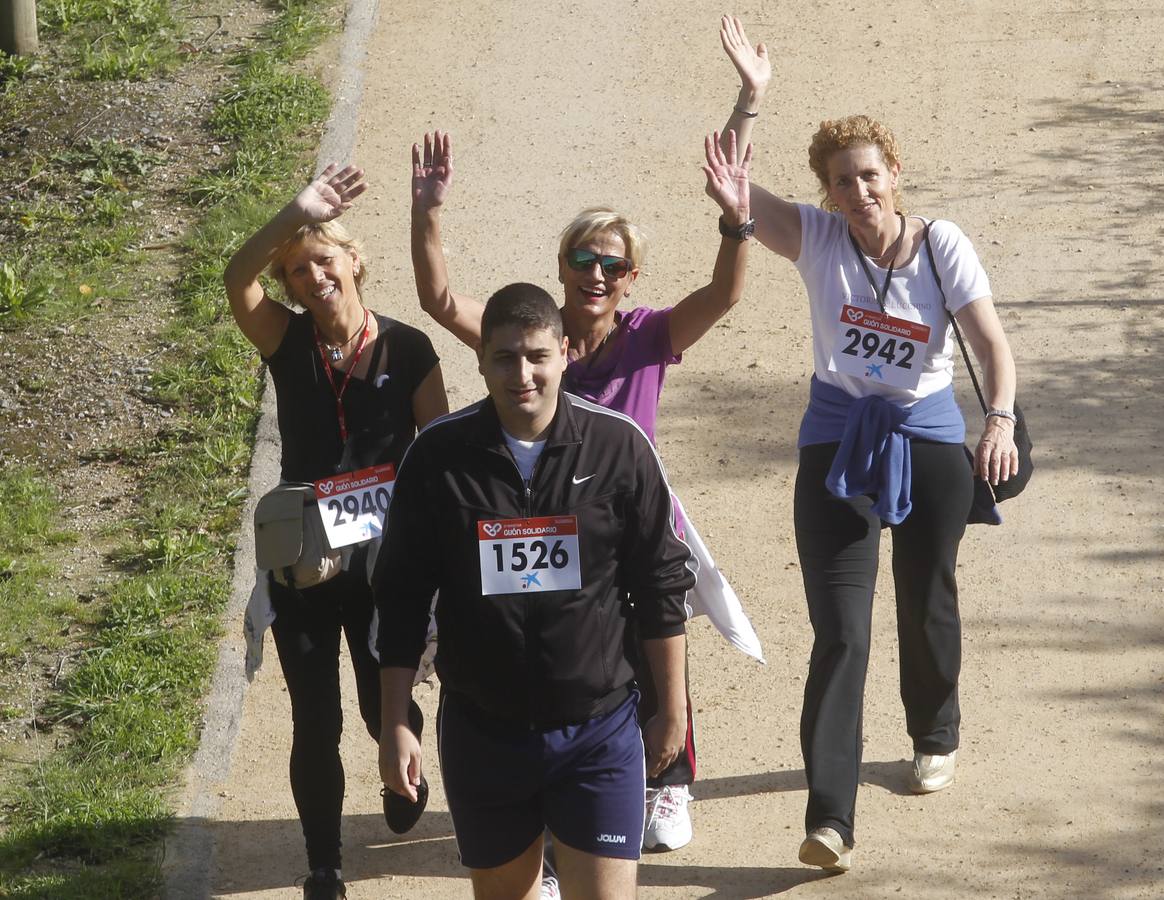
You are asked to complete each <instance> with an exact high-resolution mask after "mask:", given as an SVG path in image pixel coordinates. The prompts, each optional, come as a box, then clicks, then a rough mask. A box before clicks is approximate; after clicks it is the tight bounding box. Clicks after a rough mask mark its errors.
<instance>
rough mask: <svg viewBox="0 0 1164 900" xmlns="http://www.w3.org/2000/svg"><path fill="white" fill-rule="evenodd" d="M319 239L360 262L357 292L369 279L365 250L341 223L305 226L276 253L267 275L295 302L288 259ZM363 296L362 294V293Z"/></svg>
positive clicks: (357, 274)
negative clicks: (290, 290) (353, 256)
mask: <svg viewBox="0 0 1164 900" xmlns="http://www.w3.org/2000/svg"><path fill="white" fill-rule="evenodd" d="M313 237H314V238H318V239H319V240H321V241H323V242H324V243H325V244H331V245H332V246H334V247H339V248H341V249H343V250H346V251H347V252H348V253H351V254H354V255H355V256H356V257H358V258H359V260H360V267H359V269H358V270H356V272H355V273H354V275H353V276H352V277H353V279H354V280H355V282H356V290H357V291H360V289H361V287H362V286H363V284H364V281H365V280H366V279H367V277H368V265H367V263H366V262H364V248H363V246H362V245H361V244H360V242H359V241H358V240H356V239H355V238H354V237H352V236H351V234H349V233H348V230H347V229H346V228H344V226H343V225H341V224H340V223H339V222H337V221H335V220H334V219H333V220H332V221H330V222H315V223H312V224H310V225H303V226H301V227H300V228H299V230H298V231H296V232H295V234H293V235H292V236H291V237H290V238H288V239H287V240H286V241H285V242H284V243H283V246H281V247H280V248H279V249H278V250H277V251H276V252H275V255H274V257H273V258H272V259H271V264H270V265H269V266H268V267H267V274H269V275H270V276H271V277H272V278H274V279H275V281H277V282H279V286H280V287H281V288H282V289H283V295H284V296H285V297H286V298H287V299H288V300H292V302H294V300H293V298H292V297H291V294H290V293H289V292H288V290H287V257H288V256H290V255H291V251H292V250H294V249H295V248H296V247H298V246H299V245H300V244H302V243H303V242H304V241H305V240H307V239H308V238H313ZM361 296H363V295H362V292H361Z"/></svg>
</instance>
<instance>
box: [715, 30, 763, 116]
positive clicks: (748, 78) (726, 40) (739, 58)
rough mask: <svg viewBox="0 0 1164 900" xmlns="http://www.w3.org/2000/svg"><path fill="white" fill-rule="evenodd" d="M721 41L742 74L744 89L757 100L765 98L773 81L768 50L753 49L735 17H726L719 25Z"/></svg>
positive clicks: (757, 46)
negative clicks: (769, 84)
mask: <svg viewBox="0 0 1164 900" xmlns="http://www.w3.org/2000/svg"><path fill="white" fill-rule="evenodd" d="M719 40H720V43H721V44H723V49H724V50H725V51H726V52H727V55H728V57H729V58H730V59H731V61H732V65H734V66H735V67H736V71H737V72H739V73H740V84H741V86H742V87H743V89H744V90H745V91H747V92H749V93H750V94H752V95H753V96H754V97H755V98H756V99H759V98H760V97H762V96H763V94H764V92H765V91H766V90H767V89H768V82H769V81H771V80H772V64H771V62H769V61H768V48H767V47H765V46H764V45H763V44H757V45H756V46H755V48H754V49H753V47H752V45H751V44H750V43H748V36H747V35H746V34H745V33H744V26H743V24H742V23H741V22H740V20H739V19H737V18H736V17H735V16H724V17H723V18H722V19H721V20H720V24H719Z"/></svg>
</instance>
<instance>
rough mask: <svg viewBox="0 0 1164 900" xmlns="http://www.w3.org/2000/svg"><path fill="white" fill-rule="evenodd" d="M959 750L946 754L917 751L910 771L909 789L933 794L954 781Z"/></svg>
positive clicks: (916, 792)
mask: <svg viewBox="0 0 1164 900" xmlns="http://www.w3.org/2000/svg"><path fill="white" fill-rule="evenodd" d="M957 758H958V751H957V750H952V751H950V753H949V754H946V755H932V754H929V753H915V754H914V755H913V768H912V769H911V770H910V773H909V789H910V790H911V791H912V792H913V793H915V794H932V793H933V792H934V791H940V790H942V789H943V788H948V787H949V786H950V785H951V784H953V783H954V763H955V761H956V760H957Z"/></svg>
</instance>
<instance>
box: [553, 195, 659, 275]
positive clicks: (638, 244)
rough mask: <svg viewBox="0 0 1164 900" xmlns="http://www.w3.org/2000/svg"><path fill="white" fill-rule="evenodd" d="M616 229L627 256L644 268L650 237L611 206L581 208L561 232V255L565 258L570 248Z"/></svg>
mask: <svg viewBox="0 0 1164 900" xmlns="http://www.w3.org/2000/svg"><path fill="white" fill-rule="evenodd" d="M607 232H613V233H614V234H617V235H618V236H619V237H620V238H622V246H623V248H624V250H625V252H626V258H627V259H629V260H630V261H631V266H632V267H633V268H635V269H638V268H641V267H642V265H643V262H644V261H645V260H646V257H647V239H646V237H645V236H644V235H643V232H642V230H641V229H640V228H639V227H638V226H637V225H635V224H634V223H633V222H631V221H630V220H628V219H627V218H626V216H622V215H620V214H619V213H616V212H615V211H614V210H613V209H611V208H610V207H608V206H591V207H588V208H587V209H584V210H582V212H580V213H578V215H576V216H575V217H574V221H573V222H571V223H570V224H569V225H567V226H566V228H565V229H564V230H563V231H562V234H561V237H560V239H559V241H558V256H559V257H564V256H565V255H566V251H567V250H569V249H570V248H571V247H577V246H578V245H579V244H584V243H586V242H587V241H588V240H590V239H591V238H593V237H596V236H597V235H600V234H606V233H607Z"/></svg>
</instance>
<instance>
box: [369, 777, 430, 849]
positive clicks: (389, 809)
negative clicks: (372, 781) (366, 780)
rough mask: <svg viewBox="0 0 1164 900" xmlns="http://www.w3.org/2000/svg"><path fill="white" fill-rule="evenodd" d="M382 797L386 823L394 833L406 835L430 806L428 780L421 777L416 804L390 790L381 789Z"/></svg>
mask: <svg viewBox="0 0 1164 900" xmlns="http://www.w3.org/2000/svg"><path fill="white" fill-rule="evenodd" d="M380 796H381V797H383V798H384V821H385V822H387V823H388V827H389V828H391V829H392V831H393V832H394V833H396V834H404V833H405V832H406V831H411V830H412V826H413V825H415V824H416V823H417V822H419V821H420V814H421V813H422V812H424V808H425V807H426V806H427V805H428V779H427V778H425V777H424V776H423V775H421V776H420V784H419V785H417V787H416V802H415V803H413V802H412V801H411V800H409V799H408V798H407V797H405V796H403V795H401V794H398V793H396V792H395V791H390V790H388V788H381V789H380Z"/></svg>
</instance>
